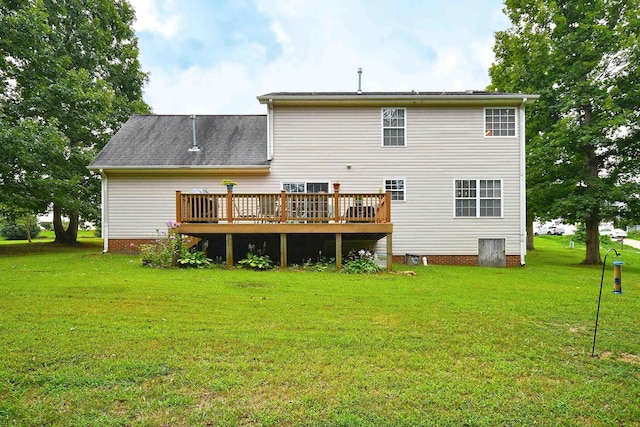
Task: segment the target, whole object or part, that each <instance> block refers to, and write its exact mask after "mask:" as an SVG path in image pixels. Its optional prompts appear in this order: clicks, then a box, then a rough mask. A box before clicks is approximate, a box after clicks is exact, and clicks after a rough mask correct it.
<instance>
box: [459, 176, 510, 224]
mask: <svg viewBox="0 0 640 427" xmlns="http://www.w3.org/2000/svg"><path fill="white" fill-rule="evenodd" d="M458 181H469V182H474V183H475V191H476V194H475V197H473V198H469V197H458V195H457V187H456V183H457V182H458ZM481 181H498V182H499V183H500V197H487V196H484V197H483V196H482V195H481V193H480V191H481V187H480V182H481ZM496 199H500V215H490V216H489V215H481V210H482V208H481V204H482V203H481V202H482V200H496ZM458 200H475V202H476V203H475V215H467V216H465V215H458V211H457V203H456V202H457V201H458ZM453 217H454V218H456V219H457V218H504V181H503V180H502V179H497V178H480V179H469V178H460V179H454V180H453Z"/></svg>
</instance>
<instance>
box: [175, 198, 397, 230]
mask: <svg viewBox="0 0 640 427" xmlns="http://www.w3.org/2000/svg"><path fill="white" fill-rule="evenodd" d="M390 207H391V192H389V191H387V192H386V193H348V194H347V193H345V194H343V193H340V192H335V193H332V194H328V193H286V192H285V191H282V192H280V193H279V194H278V193H274V194H259V193H250V194H236V193H233V192H232V191H229V192H227V193H226V194H210V193H204V194H203V193H182V192H180V191H176V221H177V222H180V223H194V222H195V223H218V222H224V223H240V222H254V223H329V222H331V223H347V222H363V223H364V222H374V223H390V222H391V210H390Z"/></svg>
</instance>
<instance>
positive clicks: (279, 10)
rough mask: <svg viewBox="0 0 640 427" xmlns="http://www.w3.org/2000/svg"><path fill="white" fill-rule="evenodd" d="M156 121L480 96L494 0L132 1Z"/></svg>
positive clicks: (497, 2)
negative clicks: (324, 100) (326, 103)
mask: <svg viewBox="0 0 640 427" xmlns="http://www.w3.org/2000/svg"><path fill="white" fill-rule="evenodd" d="M130 1H131V4H132V5H133V7H134V9H135V10H136V14H137V21H136V23H135V25H134V28H135V30H136V33H137V35H138V38H139V46H140V61H141V63H142V67H143V69H144V71H147V72H149V73H150V82H149V84H148V85H147V87H146V88H145V100H146V101H147V103H149V104H150V105H151V107H152V108H153V110H154V112H155V113H158V114H254V113H259V114H262V113H264V112H265V110H264V106H262V105H260V104H258V102H257V100H256V96H258V95H262V94H265V93H269V92H284V91H313V90H315V91H355V90H356V89H357V85H358V75H357V69H358V67H361V68H362V69H363V75H362V89H363V90H364V91H403V90H414V89H415V90H420V91H433V90H436V91H438V90H466V89H484V88H485V87H486V86H487V84H489V77H488V72H487V70H488V68H489V66H490V65H491V62H492V61H493V52H492V50H491V49H492V46H493V41H494V33H495V32H496V31H501V30H504V29H506V28H508V27H509V21H508V19H507V18H506V17H505V16H504V15H503V13H502V7H503V5H502V1H501V0H449V1H442V0H422V1H416V0H414V1H405V0H395V1H377V0H342V1H340V0H232V1H225V0H130Z"/></svg>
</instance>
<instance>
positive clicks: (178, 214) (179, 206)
mask: <svg viewBox="0 0 640 427" xmlns="http://www.w3.org/2000/svg"><path fill="white" fill-rule="evenodd" d="M176 222H182V191H176Z"/></svg>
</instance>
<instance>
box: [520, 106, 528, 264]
mask: <svg viewBox="0 0 640 427" xmlns="http://www.w3.org/2000/svg"><path fill="white" fill-rule="evenodd" d="M526 103H527V97H526V96H525V97H524V98H522V104H520V265H525V264H526V262H525V255H526V254H527V165H526V145H525V123H524V105H525V104H526Z"/></svg>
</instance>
